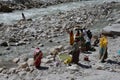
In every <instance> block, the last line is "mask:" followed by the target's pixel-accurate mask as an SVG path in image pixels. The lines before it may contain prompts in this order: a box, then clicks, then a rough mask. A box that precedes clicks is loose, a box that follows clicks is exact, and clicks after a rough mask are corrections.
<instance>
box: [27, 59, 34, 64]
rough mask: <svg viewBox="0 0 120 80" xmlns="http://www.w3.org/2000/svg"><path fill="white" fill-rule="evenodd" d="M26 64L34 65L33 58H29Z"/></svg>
mask: <svg viewBox="0 0 120 80" xmlns="http://www.w3.org/2000/svg"><path fill="white" fill-rule="evenodd" d="M27 64H28V65H29V66H33V65H34V59H33V58H29V59H28V60H27Z"/></svg>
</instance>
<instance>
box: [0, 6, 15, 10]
mask: <svg viewBox="0 0 120 80" xmlns="http://www.w3.org/2000/svg"><path fill="white" fill-rule="evenodd" d="M12 11H13V9H11V8H9V6H7V5H2V6H1V7H0V12H12Z"/></svg>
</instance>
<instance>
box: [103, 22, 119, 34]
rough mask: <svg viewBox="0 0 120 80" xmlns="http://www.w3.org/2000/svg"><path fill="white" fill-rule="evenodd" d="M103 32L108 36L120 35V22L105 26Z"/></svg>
mask: <svg viewBox="0 0 120 80" xmlns="http://www.w3.org/2000/svg"><path fill="white" fill-rule="evenodd" d="M103 33H104V34H105V35H107V36H114V35H117V36H120V24H112V25H110V26H106V27H105V28H103Z"/></svg>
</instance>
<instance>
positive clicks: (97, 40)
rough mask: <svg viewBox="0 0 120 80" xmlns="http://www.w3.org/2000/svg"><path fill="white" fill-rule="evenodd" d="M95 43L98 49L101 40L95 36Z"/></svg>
mask: <svg viewBox="0 0 120 80" xmlns="http://www.w3.org/2000/svg"><path fill="white" fill-rule="evenodd" d="M94 39H95V40H94V41H93V46H96V47H98V43H99V38H98V36H94Z"/></svg>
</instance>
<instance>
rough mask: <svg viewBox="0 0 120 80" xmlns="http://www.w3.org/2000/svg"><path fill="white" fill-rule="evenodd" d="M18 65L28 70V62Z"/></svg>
mask: <svg viewBox="0 0 120 80" xmlns="http://www.w3.org/2000/svg"><path fill="white" fill-rule="evenodd" d="M18 65H19V68H26V67H28V64H27V62H23V63H19V64H18Z"/></svg>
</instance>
